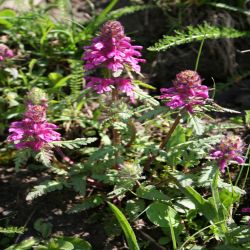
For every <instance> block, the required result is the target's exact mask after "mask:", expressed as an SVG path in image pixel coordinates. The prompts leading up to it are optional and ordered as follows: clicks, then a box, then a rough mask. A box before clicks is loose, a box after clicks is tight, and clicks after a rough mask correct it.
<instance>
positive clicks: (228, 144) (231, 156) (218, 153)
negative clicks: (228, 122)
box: [210, 134, 244, 173]
mask: <svg viewBox="0 0 250 250" xmlns="http://www.w3.org/2000/svg"><path fill="white" fill-rule="evenodd" d="M243 148H244V143H243V141H242V140H241V138H240V137H239V136H235V135H231V134H230V135H227V136H225V137H224V138H223V139H222V141H221V142H220V143H219V144H217V145H216V146H215V149H214V150H212V151H211V152H210V156H211V157H212V158H214V159H216V160H217V161H218V164H219V167H220V171H221V172H222V173H225V168H226V167H227V165H228V164H229V163H230V161H236V162H237V163H238V164H242V163H244V159H243V157H242V153H243Z"/></svg>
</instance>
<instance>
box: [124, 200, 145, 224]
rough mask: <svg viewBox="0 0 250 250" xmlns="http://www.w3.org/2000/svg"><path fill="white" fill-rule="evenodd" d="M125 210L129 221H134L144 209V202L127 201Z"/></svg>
mask: <svg viewBox="0 0 250 250" xmlns="http://www.w3.org/2000/svg"><path fill="white" fill-rule="evenodd" d="M125 209H126V212H127V214H128V217H129V219H130V220H134V219H136V218H137V217H138V215H139V214H140V213H141V212H142V211H143V210H144V209H145V202H144V201H143V200H141V199H137V200H128V201H127V202H126V208H125Z"/></svg>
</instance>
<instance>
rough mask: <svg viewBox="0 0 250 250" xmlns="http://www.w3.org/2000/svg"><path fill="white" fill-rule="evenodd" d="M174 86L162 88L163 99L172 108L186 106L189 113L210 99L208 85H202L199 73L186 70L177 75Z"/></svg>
mask: <svg viewBox="0 0 250 250" xmlns="http://www.w3.org/2000/svg"><path fill="white" fill-rule="evenodd" d="M173 85H174V86H173V87H172V88H161V89H160V91H161V93H162V95H161V96H160V98H161V99H164V100H166V101H167V102H166V103H165V105H166V106H168V107H170V108H171V109H177V108H185V109H186V110H187V111H188V112H189V113H193V112H194V107H196V106H200V105H204V104H205V102H206V100H207V99H208V97H209V96H208V87H207V86H205V85H202V80H201V77H200V76H199V74H198V73H197V72H195V71H192V70H185V71H182V72H180V73H179V74H177V75H176V79H175V80H174V81H173Z"/></svg>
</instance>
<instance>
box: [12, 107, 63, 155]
mask: <svg viewBox="0 0 250 250" xmlns="http://www.w3.org/2000/svg"><path fill="white" fill-rule="evenodd" d="M56 128H57V126H56V125H54V124H52V123H48V122H47V120H46V106H45V105H33V104H28V105H27V111H26V112H25V114H24V118H23V119H22V121H19V122H12V123H11V125H10V128H9V132H10V133H11V134H10V136H9V137H8V141H12V142H14V144H15V147H16V148H17V149H22V148H31V149H32V150H34V151H39V150H40V149H41V148H42V147H43V146H44V145H45V144H46V143H49V142H52V141H59V140H60V139H61V136H60V134H59V133H57V132H55V131H54V130H55V129H56Z"/></svg>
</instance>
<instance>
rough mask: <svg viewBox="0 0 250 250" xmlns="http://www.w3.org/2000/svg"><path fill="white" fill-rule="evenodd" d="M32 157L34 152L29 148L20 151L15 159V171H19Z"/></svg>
mask: <svg viewBox="0 0 250 250" xmlns="http://www.w3.org/2000/svg"><path fill="white" fill-rule="evenodd" d="M31 156H32V151H31V149H29V148H26V149H23V150H18V151H17V152H16V154H15V158H14V162H15V170H16V171H19V169H20V167H22V166H23V165H25V164H26V163H27V161H28V160H29V158H30V157H31Z"/></svg>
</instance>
